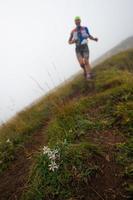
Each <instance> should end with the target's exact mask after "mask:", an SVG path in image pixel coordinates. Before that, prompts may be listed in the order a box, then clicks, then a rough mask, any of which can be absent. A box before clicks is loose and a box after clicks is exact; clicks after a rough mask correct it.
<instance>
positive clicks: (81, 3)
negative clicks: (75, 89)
mask: <svg viewBox="0 0 133 200" xmlns="http://www.w3.org/2000/svg"><path fill="white" fill-rule="evenodd" d="M132 8H133V1H132V0H111V1H107V0H23V1H20V0H0V121H1V120H2V121H4V120H6V119H8V118H9V117H10V116H12V115H13V114H14V113H15V112H16V111H18V110H20V109H22V108H23V107H24V106H26V105H28V104H30V103H31V102H33V101H34V100H35V99H37V98H39V97H40V96H41V95H42V94H44V93H45V92H46V91H47V90H48V88H52V87H54V86H55V85H57V84H59V83H60V82H61V81H63V80H64V79H67V78H68V77H69V76H70V75H72V74H74V73H75V72H77V71H78V70H79V69H80V68H79V65H78V62H77V60H76V57H75V52H74V46H69V45H68V44H67V41H68V37H69V34H70V32H71V30H72V29H73V28H74V27H75V25H74V17H75V16H76V15H79V16H81V18H82V25H85V26H87V27H88V28H89V30H90V33H91V34H92V35H93V36H97V37H98V38H99V43H95V42H91V41H90V44H89V46H90V51H91V54H90V55H91V61H92V60H94V59H95V58H97V57H99V56H100V55H102V54H103V53H104V52H106V51H107V50H109V49H110V48H111V47H113V46H114V45H116V44H117V43H119V42H120V41H121V40H123V39H125V38H127V37H128V36H131V35H133V25H132V24H133V12H132ZM33 79H34V80H33ZM35 80H37V81H38V82H39V84H40V85H41V87H43V89H44V92H43V91H41V89H39V87H38V86H37V84H36V83H35Z"/></svg>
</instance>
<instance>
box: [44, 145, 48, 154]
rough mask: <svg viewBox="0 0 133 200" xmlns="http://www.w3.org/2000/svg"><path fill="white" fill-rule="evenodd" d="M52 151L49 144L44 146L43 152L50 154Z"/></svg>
mask: <svg viewBox="0 0 133 200" xmlns="http://www.w3.org/2000/svg"><path fill="white" fill-rule="evenodd" d="M49 152H50V148H49V147H47V146H44V147H43V154H48V153H49Z"/></svg>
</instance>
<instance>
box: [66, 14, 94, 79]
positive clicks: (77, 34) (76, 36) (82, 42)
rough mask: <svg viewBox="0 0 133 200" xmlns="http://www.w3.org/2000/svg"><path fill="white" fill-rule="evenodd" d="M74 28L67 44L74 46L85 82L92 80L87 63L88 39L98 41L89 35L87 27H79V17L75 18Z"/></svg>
mask: <svg viewBox="0 0 133 200" xmlns="http://www.w3.org/2000/svg"><path fill="white" fill-rule="evenodd" d="M75 24H76V28H75V29H74V30H73V31H72V32H71V34H70V38H69V41H68V43H69V44H74V43H75V44H76V49H75V50H76V55H77V59H78V61H79V64H80V66H81V67H82V68H83V70H84V76H85V78H86V79H87V80H89V79H91V78H92V74H91V67H90V63H89V48H88V39H90V40H94V41H96V42H97V41H98V38H94V37H93V36H92V35H90V33H89V30H88V28H87V27H84V26H81V19H80V17H79V16H77V17H75Z"/></svg>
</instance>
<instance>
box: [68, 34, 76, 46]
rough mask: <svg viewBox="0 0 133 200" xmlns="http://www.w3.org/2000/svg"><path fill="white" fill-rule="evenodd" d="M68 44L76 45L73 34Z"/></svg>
mask: <svg viewBox="0 0 133 200" xmlns="http://www.w3.org/2000/svg"><path fill="white" fill-rule="evenodd" d="M68 43H69V44H74V43H75V40H73V32H71V34H70V37H69V40H68Z"/></svg>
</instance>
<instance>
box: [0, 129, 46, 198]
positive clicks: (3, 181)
mask: <svg viewBox="0 0 133 200" xmlns="http://www.w3.org/2000/svg"><path fill="white" fill-rule="evenodd" d="M45 128H46V126H44V127H43V128H42V129H41V130H39V131H37V132H35V133H34V134H33V136H32V138H31V139H30V140H29V141H27V143H25V145H24V148H21V150H20V149H19V150H18V152H16V156H15V157H16V159H15V161H13V163H12V164H11V166H10V167H9V169H7V170H6V171H5V172H3V174H2V175H1V176H0V200H20V196H21V194H22V192H23V190H24V187H25V183H26V182H27V178H28V173H29V170H30V166H31V165H32V163H33V155H34V154H35V153H36V152H37V151H38V150H39V149H40V148H41V147H42V146H43V145H44V144H46V143H47V137H46V135H45V134H44V129H45Z"/></svg>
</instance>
